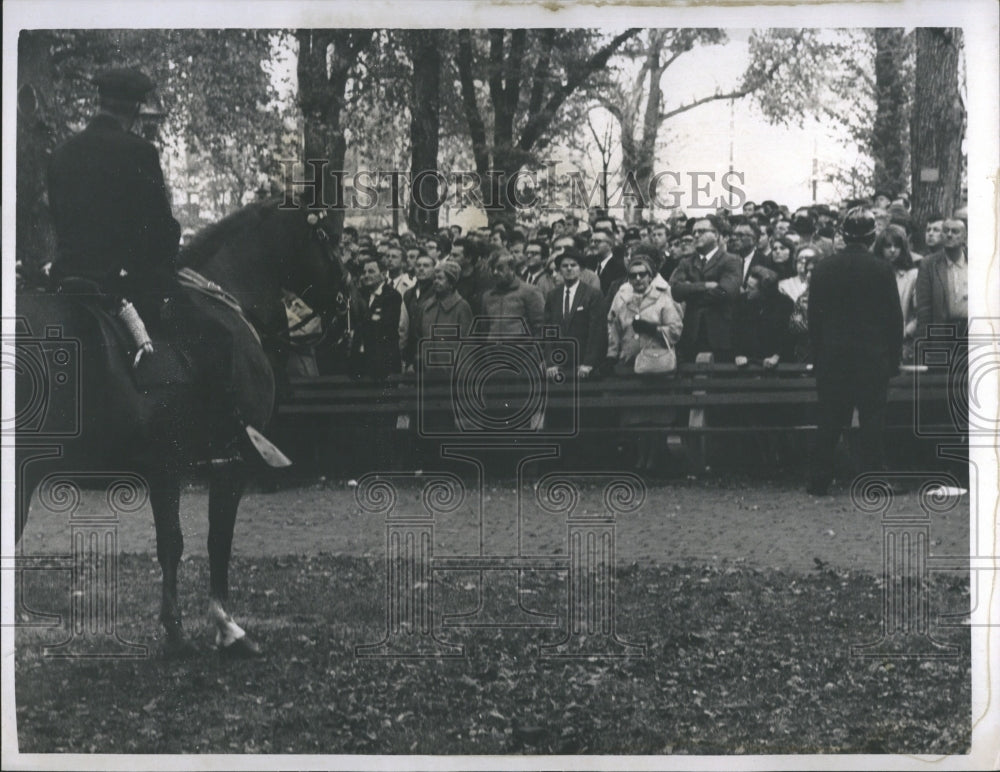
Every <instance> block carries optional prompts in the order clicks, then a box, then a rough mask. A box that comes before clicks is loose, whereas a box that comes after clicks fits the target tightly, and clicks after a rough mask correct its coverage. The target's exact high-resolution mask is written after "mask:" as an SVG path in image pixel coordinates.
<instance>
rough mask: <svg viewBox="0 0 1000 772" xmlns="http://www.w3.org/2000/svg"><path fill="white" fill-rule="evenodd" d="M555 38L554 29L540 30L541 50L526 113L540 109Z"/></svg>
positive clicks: (531, 113) (532, 113) (530, 113)
mask: <svg viewBox="0 0 1000 772" xmlns="http://www.w3.org/2000/svg"><path fill="white" fill-rule="evenodd" d="M555 39H556V31H555V30H554V29H547V30H544V31H543V32H542V51H541V53H540V54H539V56H538V62H537V63H536V64H535V74H534V77H533V79H532V84H531V99H530V101H529V102H528V115H534V114H535V113H537V112H538V111H539V110H541V109H542V99H543V98H544V97H545V82H546V81H547V80H548V79H549V61H550V57H551V55H552V45H553V43H554V42H555Z"/></svg>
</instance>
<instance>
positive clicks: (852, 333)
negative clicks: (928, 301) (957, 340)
mask: <svg viewBox="0 0 1000 772" xmlns="http://www.w3.org/2000/svg"><path fill="white" fill-rule="evenodd" d="M875 230H876V229H875V216H874V215H873V214H872V212H871V211H869V210H868V209H864V208H862V207H856V208H854V209H852V210H851V211H849V212H848V213H847V216H846V217H845V218H844V224H843V226H842V232H843V236H844V242H845V246H844V248H843V249H842V250H841V251H839V252H837V253H836V254H834V255H832V256H830V257H828V258H825V259H823V260H820V261H819V263H818V264H817V265H816V268H815V270H814V271H813V275H812V280H811V281H810V284H809V339H810V344H811V346H812V351H813V361H814V365H815V370H816V388H817V392H818V396H819V406H818V410H819V430H818V432H817V435H816V451H815V458H814V466H813V473H812V479H811V481H810V483H809V487H808V488H807V491H808V492H809V493H810V494H812V495H814V496H823V495H826V493H827V488H828V487H829V484H830V480H831V478H832V476H833V472H832V468H833V451H834V448H835V447H836V444H837V439H838V438H839V437H840V432H841V430H842V429H843V428H844V427H845V426H848V425H850V421H851V414H852V411H853V408H855V407H856V408H857V409H858V420H859V422H860V437H859V440H860V445H861V463H862V466H863V471H879V470H881V469H883V468H884V464H885V449H884V446H883V439H882V434H883V429H884V424H885V410H886V401H887V397H888V394H887V392H888V385H889V378H890V377H891V376H893V375H895V374H896V373H897V372H898V369H899V352H900V350H901V348H902V345H903V313H902V310H901V308H900V305H899V293H898V290H897V289H896V276H895V273H894V271H893V268H892V265H891V264H890V263H889V262H888V261H887V260H882V259H880V258H877V257H875V255H873V254H872V253H871V252H870V251H869V249H870V247H871V245H872V244H873V243H874V241H875Z"/></svg>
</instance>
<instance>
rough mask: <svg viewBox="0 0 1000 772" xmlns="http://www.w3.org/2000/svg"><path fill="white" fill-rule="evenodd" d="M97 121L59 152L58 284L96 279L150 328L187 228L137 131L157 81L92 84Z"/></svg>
mask: <svg viewBox="0 0 1000 772" xmlns="http://www.w3.org/2000/svg"><path fill="white" fill-rule="evenodd" d="M94 82H95V84H96V85H97V88H98V94H99V100H100V101H99V104H100V109H99V112H98V114H97V115H96V116H95V117H94V118H93V119H92V120H91V121H90V123H89V124H87V127H86V128H85V129H84V130H83V131H81V132H80V133H78V134H76V135H74V136H72V137H70V138H69V139H68V140H66V141H65V142H64V143H62V144H61V145H60V146H59V147H57V148H56V149H55V150H54V151H53V153H52V158H51V159H50V161H49V168H48V197H49V209H50V211H51V213H52V219H53V223H54V225H55V231H56V240H57V244H58V255H57V259H56V261H55V264H54V266H53V273H54V274H55V275H56V278H57V279H58V278H59V277H65V276H76V277H82V278H86V279H90V280H91V281H93V282H95V283H96V284H97V285H98V286H99V287H100V289H101V290H102V291H103V292H105V293H108V294H111V295H115V296H118V297H122V298H127V299H128V300H130V301H131V302H132V303H134V304H135V306H136V308H138V309H139V312H140V315H142V316H143V317H144V319H145V320H146V321H147V322H152V321H154V320H153V319H152V318H151V317H153V316H155V315H156V314H157V313H158V311H159V307H160V304H161V303H162V298H163V295H164V294H169V293H170V292H172V291H173V290H174V288H175V284H174V270H175V265H174V261H175V259H176V256H177V247H178V244H179V241H180V234H181V229H180V225H178V223H177V221H176V220H175V219H174V217H173V214H172V213H171V210H170V200H169V198H168V196H167V187H166V183H165V182H164V179H163V171H162V169H161V168H160V157H159V153H158V152H157V150H156V147H155V146H154V145H152V144H151V143H149V142H147V141H146V140H145V139H143V138H142V137H140V136H138V135H136V134H133V133H132V131H131V129H132V127H133V126H134V125H135V123H136V120H137V119H138V117H139V108H140V105H141V103H142V102H143V101H145V99H146V97H147V95H148V94H149V93H150V92H151V91H152V90H153V88H154V85H153V82H152V81H151V80H150V79H149V78H148V77H146V76H145V75H143V74H142V73H141V72H138V71H137V70H128V69H116V70H109V71H107V72H103V73H101V74H99V75H98V76H97V77H95V78H94Z"/></svg>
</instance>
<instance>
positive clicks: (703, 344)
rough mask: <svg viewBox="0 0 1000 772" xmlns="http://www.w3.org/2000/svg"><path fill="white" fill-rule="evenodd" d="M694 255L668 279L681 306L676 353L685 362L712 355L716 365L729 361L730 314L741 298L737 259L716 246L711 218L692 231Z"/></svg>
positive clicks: (716, 234)
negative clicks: (680, 328)
mask: <svg viewBox="0 0 1000 772" xmlns="http://www.w3.org/2000/svg"><path fill="white" fill-rule="evenodd" d="M691 235H693V236H694V247H695V252H694V254H693V255H690V256H689V257H685V258H684V259H683V260H681V262H680V265H678V266H677V269H676V270H675V271H674V272H673V274H672V275H671V276H670V290H671V292H672V293H673V296H674V300H675V301H677V302H678V303H684V330H683V332H682V333H681V339H680V342H679V343H678V345H677V350H678V352H679V353H680V355H681V358H682V359H683V360H684V361H686V362H693V361H694V360H695V358H696V357H697V355H698V354H699V353H701V352H703V351H711V352H712V353H713V354H714V355H715V361H716V362H725V361H729V360H731V359H732V348H733V330H732V322H733V311H734V308H735V304H736V303H737V302H738V300H739V297H740V285H741V284H742V283H743V273H742V270H741V263H740V259H739V258H738V257H736V256H735V255H731V254H729V253H728V252H726V251H725V249H723V248H722V247H721V246H720V244H719V225H718V221H717V220H716V219H715V218H713V217H705V218H702V219H699V220H697V221H696V222H695V223H694V226H693V227H692V229H691Z"/></svg>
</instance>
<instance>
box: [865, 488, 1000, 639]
mask: <svg viewBox="0 0 1000 772" xmlns="http://www.w3.org/2000/svg"><path fill="white" fill-rule="evenodd" d="M912 486H915V487H916V490H917V506H918V508H919V511H916V512H914V511H904V510H905V508H904V507H902V506H901V502H900V497H899V495H898V494H897V490H898V489H900V488H910V487H912ZM967 493H968V490H966V489H965V488H963V487H962V486H961V484H960V482H959V480H958V479H957V478H955V477H954V475H951V474H948V473H943V472H932V473H921V472H891V473H886V472H874V473H868V474H863V475H861V476H860V477H858V478H857V479H856V480H855V481H854V484H853V485H852V486H851V501H852V502H853V504H854V506H855V507H856V508H857V509H858V510H859V511H860V512H862V513H865V514H869V515H879V516H880V517H881V520H882V576H881V580H882V618H881V635H880V636H879V638H878V640H876V641H872V642H870V643H864V644H853V645H852V646H851V647H850V654H851V656H852V657H862V658H863V657H875V658H879V659H953V658H956V657H958V656H960V652H959V649H958V647H957V646H954V645H952V644H948V643H943V642H940V641H938V640H936V639H935V638H934V636H933V635H932V627H935V626H937V627H945V626H954V624H952V623H951V622H949V621H948V620H949V618H950V617H953V616H954V615H939V616H938V618H937V620H936V624H932V621H931V619H932V615H931V609H930V590H931V586H930V573H931V571H935V570H937V571H944V570H955V569H959V570H961V569H970V568H974V567H977V566H973V565H972V564H973V561H972V560H970V558H969V557H968V556H967V555H955V556H947V555H931V554H930V545H931V527H932V525H933V518H934V517H935V516H937V517H940V516H944V515H947V514H948V513H950V512H952V511H954V510H955V509H956V507H957V506H958V505H959V503H960V501H961V499H962V497H963V496H965V495H966V494H967ZM976 562H977V563H981V564H982V565H979V566H978V567H979V568H991V567H994V568H995V564H996V563H997V561H996V559H995V558H992V557H989V558H986V559H985V560H977V561H976ZM988 564H989V565H988Z"/></svg>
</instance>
